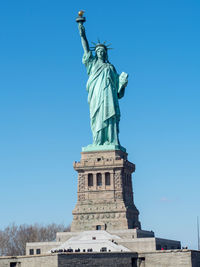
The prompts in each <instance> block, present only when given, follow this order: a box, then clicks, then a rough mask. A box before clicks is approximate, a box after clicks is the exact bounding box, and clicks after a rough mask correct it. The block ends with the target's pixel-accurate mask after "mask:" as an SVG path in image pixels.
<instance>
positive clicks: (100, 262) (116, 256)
mask: <svg viewBox="0 0 200 267" xmlns="http://www.w3.org/2000/svg"><path fill="white" fill-rule="evenodd" d="M11 263H16V265H15V267H79V266H80V267H81V266H88V267H93V266H96V267H98V266H99V267H100V266H106V267H111V266H112V267H117V266H119V267H199V266H200V251H191V250H176V251H172V250H171V251H169V250H168V251H154V252H146V253H138V254H137V253H133V252H118V253H115V252H114V253H62V254H56V253H55V254H47V255H37V256H18V257H0V267H10V266H12V265H10V264H11Z"/></svg>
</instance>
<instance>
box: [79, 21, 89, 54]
mask: <svg viewBox="0 0 200 267" xmlns="http://www.w3.org/2000/svg"><path fill="white" fill-rule="evenodd" d="M78 28H79V33H80V36H81V43H82V46H83V50H84V53H86V54H87V53H88V52H89V51H90V48H89V44H88V40H87V38H86V34H85V27H84V26H83V24H82V23H79V24H78Z"/></svg>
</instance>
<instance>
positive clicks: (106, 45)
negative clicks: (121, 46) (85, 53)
mask: <svg viewBox="0 0 200 267" xmlns="http://www.w3.org/2000/svg"><path fill="white" fill-rule="evenodd" d="M92 44H93V45H94V46H92V47H91V50H92V51H95V50H96V49H97V48H98V47H103V48H104V49H105V50H106V51H107V50H108V49H112V48H110V47H109V46H110V45H111V44H106V42H103V43H101V42H100V41H99V40H98V43H94V42H92Z"/></svg>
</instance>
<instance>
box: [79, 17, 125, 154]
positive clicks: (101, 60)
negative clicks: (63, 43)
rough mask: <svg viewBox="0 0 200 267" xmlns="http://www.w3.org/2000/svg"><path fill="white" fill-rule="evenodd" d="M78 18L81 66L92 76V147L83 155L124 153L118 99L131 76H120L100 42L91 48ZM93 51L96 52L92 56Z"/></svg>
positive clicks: (90, 80)
mask: <svg viewBox="0 0 200 267" xmlns="http://www.w3.org/2000/svg"><path fill="white" fill-rule="evenodd" d="M82 15H83V12H79V17H78V18H77V20H76V21H77V22H78V27H79V33H80V36H81V42H82V46H83V50H84V55H83V59H82V62H83V64H84V65H85V67H86V70H87V74H88V76H89V78H88V81H87V85H86V89H87V92H88V103H89V108H90V124H91V130H92V135H93V144H92V145H89V146H87V147H85V148H83V151H91V150H112V149H122V150H125V149H124V148H123V147H121V146H120V142H119V137H118V135H119V121H120V109H119V102H118V99H120V98H122V97H123V96H124V92H125V87H126V86H127V83H128V79H127V78H128V75H127V74H126V73H124V72H122V73H121V75H119V74H117V72H116V70H115V67H114V66H113V65H112V64H110V62H109V60H108V49H109V48H108V46H107V45H106V44H105V43H100V42H98V43H97V44H95V47H93V48H90V47H89V44H88V40H87V38H86V33H85V28H84V26H83V22H84V21H85V18H84V17H82ZM92 51H94V52H95V55H93V53H92Z"/></svg>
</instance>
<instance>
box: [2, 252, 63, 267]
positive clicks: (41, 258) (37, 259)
mask: <svg viewBox="0 0 200 267" xmlns="http://www.w3.org/2000/svg"><path fill="white" fill-rule="evenodd" d="M14 263H16V265H14ZM12 264H13V265H12ZM11 266H16V267H58V257H57V255H54V254H52V255H37V256H18V257H0V267H11Z"/></svg>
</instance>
